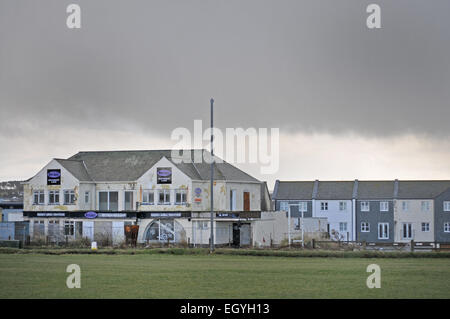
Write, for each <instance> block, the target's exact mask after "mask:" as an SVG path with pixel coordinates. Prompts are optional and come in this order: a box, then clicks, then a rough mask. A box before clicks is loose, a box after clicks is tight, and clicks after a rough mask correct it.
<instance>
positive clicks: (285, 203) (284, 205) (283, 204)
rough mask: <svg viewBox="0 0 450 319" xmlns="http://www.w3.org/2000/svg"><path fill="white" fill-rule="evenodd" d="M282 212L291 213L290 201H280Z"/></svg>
mask: <svg viewBox="0 0 450 319" xmlns="http://www.w3.org/2000/svg"><path fill="white" fill-rule="evenodd" d="M280 210H282V211H285V212H287V211H289V201H287V200H282V201H280Z"/></svg>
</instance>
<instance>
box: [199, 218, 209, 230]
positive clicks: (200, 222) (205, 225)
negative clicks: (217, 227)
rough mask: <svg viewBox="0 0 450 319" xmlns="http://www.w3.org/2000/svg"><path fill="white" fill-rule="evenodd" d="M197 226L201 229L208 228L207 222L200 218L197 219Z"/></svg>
mask: <svg viewBox="0 0 450 319" xmlns="http://www.w3.org/2000/svg"><path fill="white" fill-rule="evenodd" d="M197 228H198V229H202V230H205V229H208V222H206V221H202V220H200V221H198V222H197Z"/></svg>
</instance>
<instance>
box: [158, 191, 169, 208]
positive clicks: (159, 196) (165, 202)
mask: <svg viewBox="0 0 450 319" xmlns="http://www.w3.org/2000/svg"><path fill="white" fill-rule="evenodd" d="M161 194H163V196H164V201H163V202H161ZM167 199H169V200H167ZM170 203H171V200H170V189H160V190H159V191H158V205H170Z"/></svg>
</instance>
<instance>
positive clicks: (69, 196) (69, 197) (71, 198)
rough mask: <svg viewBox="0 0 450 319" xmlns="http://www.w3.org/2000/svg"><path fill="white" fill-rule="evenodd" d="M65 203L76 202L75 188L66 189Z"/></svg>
mask: <svg viewBox="0 0 450 319" xmlns="http://www.w3.org/2000/svg"><path fill="white" fill-rule="evenodd" d="M64 204H65V205H73V204H75V191H74V190H65V191H64Z"/></svg>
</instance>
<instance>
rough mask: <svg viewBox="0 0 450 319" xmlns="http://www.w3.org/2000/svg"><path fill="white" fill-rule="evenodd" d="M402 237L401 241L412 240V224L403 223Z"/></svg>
mask: <svg viewBox="0 0 450 319" xmlns="http://www.w3.org/2000/svg"><path fill="white" fill-rule="evenodd" d="M402 235H403V239H411V238H412V224H411V223H403V229H402Z"/></svg>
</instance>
